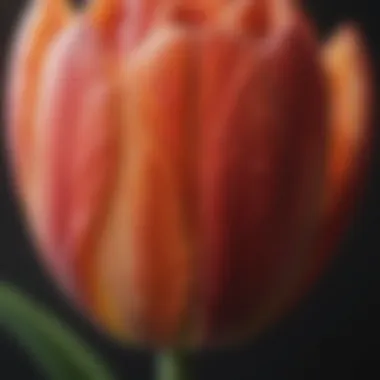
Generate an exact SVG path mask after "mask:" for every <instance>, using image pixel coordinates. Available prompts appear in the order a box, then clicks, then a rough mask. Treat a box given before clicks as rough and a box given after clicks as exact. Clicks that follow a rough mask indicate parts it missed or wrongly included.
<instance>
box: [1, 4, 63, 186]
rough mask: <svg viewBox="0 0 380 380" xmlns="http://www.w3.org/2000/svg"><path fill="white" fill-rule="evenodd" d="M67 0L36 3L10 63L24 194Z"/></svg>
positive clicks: (13, 142)
mask: <svg viewBox="0 0 380 380" xmlns="http://www.w3.org/2000/svg"><path fill="white" fill-rule="evenodd" d="M67 3H68V2H67V1H64V0H44V1H34V2H33V3H32V4H31V6H30V7H29V8H28V9H27V11H26V13H25V15H24V17H23V18H22V20H21V25H20V29H19V32H18V35H17V36H16V38H15V41H14V45H13V50H12V54H11V60H10V73H9V77H10V79H9V82H8V105H7V106H8V109H7V111H8V119H9V123H8V124H9V144H10V151H11V152H10V153H11V159H12V161H13V164H14V165H15V171H16V179H17V184H18V185H19V186H21V191H22V193H25V192H26V188H25V187H27V186H28V183H29V181H30V179H31V176H32V174H33V170H32V164H33V159H32V154H33V141H34V129H35V125H34V120H35V109H36V99H37V92H38V90H39V80H40V76H41V72H42V68H43V65H44V58H45V56H46V53H47V50H48V48H49V45H50V43H51V42H52V41H53V40H54V38H55V37H56V36H57V34H58V33H59V32H60V31H61V30H62V29H63V28H64V26H65V25H66V24H67V22H68V20H69V19H70V17H69V16H70V10H69V8H68V6H67Z"/></svg>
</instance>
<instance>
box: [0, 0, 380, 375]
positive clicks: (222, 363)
mask: <svg viewBox="0 0 380 380" xmlns="http://www.w3.org/2000/svg"><path fill="white" fill-rule="evenodd" d="M25 3H26V1H22V0H1V1H0V29H1V33H0V57H1V74H2V78H3V73H4V61H5V56H6V52H7V48H8V45H9V42H10V39H11V35H12V34H11V33H12V31H13V28H12V27H13V26H14V23H15V20H16V17H17V16H18V15H19V13H20V11H21V9H22V7H23V6H24V4H25ZM377 6H378V4H377V1H375V0H361V1H348V0H339V1H337V0H335V1H331V0H323V1H322V0H314V1H307V2H306V7H307V9H308V10H309V12H310V13H311V14H312V15H313V17H314V18H315V20H316V21H317V24H318V26H319V27H320V31H321V36H325V35H326V33H328V32H329V31H331V30H332V28H333V27H334V26H336V25H337V23H338V22H340V21H343V20H347V19H351V20H354V21H357V22H358V23H359V24H360V25H361V27H362V29H363V30H364V32H365V34H366V36H367V40H368V44H369V47H370V51H371V54H372V56H373V60H374V67H375V69H376V82H377V88H379V86H378V79H377V78H378V76H379V53H380V27H379V24H380V19H379V17H378V12H377ZM2 89H3V85H2V87H1V90H2ZM377 120H379V118H377ZM2 124H3V123H2ZM378 124H379V123H377V124H376V127H377V129H379V128H378V127H379V125H378ZM1 127H2V129H3V128H4V125H1ZM379 136H380V135H379V132H377V136H376V141H375V146H376V148H375V155H374V164H373V170H372V174H371V178H370V181H369V182H370V183H369V186H368V189H367V191H366V201H365V204H364V206H363V208H362V210H361V212H359V213H358V214H357V216H356V217H355V220H354V222H353V224H352V227H351V229H350V231H348V233H347V237H346V239H345V241H344V243H343V244H342V246H341V254H340V255H339V257H338V258H337V259H336V260H335V261H334V263H333V264H332V266H331V267H330V268H329V270H328V271H327V272H326V275H325V276H324V277H323V278H322V279H321V280H320V282H319V283H318V285H317V286H316V288H315V289H314V291H313V292H311V293H310V294H309V296H308V297H307V299H305V300H304V302H303V303H302V304H301V305H299V307H298V308H297V309H296V310H294V312H293V313H292V315H291V316H289V317H288V318H286V319H285V320H283V321H282V322H281V323H280V324H278V325H277V326H275V327H274V328H273V329H272V330H271V331H270V332H268V333H267V334H265V335H264V336H262V337H261V338H260V339H259V340H258V341H256V342H255V343H254V344H252V345H250V346H247V347H244V348H241V349H239V350H233V351H223V352H218V353H207V354H198V355H194V356H192V357H191V358H190V360H191V362H192V363H193V365H194V372H195V378H196V379H200V380H202V379H209V380H211V379H219V380H223V379H225V380H234V379H236V380H239V379H242V380H245V379H254V380H287V379H292V380H298V379H307V380H313V379H318V380H324V379H335V380H340V379H342V380H343V379H344V380H349V379H360V380H362V379H363V380H365V379H369V378H380V371H379V368H378V363H379V360H378V357H379V354H380V349H379V345H380V344H379V340H380V339H379V338H380V334H379V331H378V330H377V325H378V323H379V322H380V313H379V312H378V311H377V310H376V306H378V305H379V294H378V292H377V289H378V288H379V289H380V287H379V286H378V285H379V277H380V276H379V258H378V256H379V254H380V239H379V236H380V223H379V222H380V162H379V158H380V154H379V152H380V149H379V144H380V139H379ZM1 139H2V140H1V142H3V136H2V137H1ZM8 176H9V174H8V173H7V170H6V167H5V160H4V149H3V147H2V149H1V165H0V202H1V203H0V217H1V228H0V238H1V243H0V244H1V245H0V247H1V248H0V280H10V281H12V282H13V283H15V284H17V285H18V286H20V287H21V288H23V289H25V290H27V291H28V292H29V294H31V295H33V296H35V297H36V298H37V299H38V300H40V301H41V302H43V303H44V304H46V305H49V307H51V308H52V309H53V310H55V311H56V312H57V313H59V314H60V315H61V316H62V318H64V319H65V320H66V321H67V322H68V323H69V324H71V325H72V326H73V327H74V328H75V329H76V330H77V331H78V332H79V333H80V334H81V335H82V336H83V337H84V338H85V339H86V340H87V341H88V342H89V343H90V344H91V345H93V346H94V347H95V348H96V349H98V350H99V351H100V353H101V354H102V355H103V356H104V357H105V358H106V359H107V360H108V361H109V363H110V364H111V366H112V367H113V368H114V369H115V371H116V372H117V373H118V374H119V376H120V378H125V379H131V380H133V379H148V378H152V375H153V367H152V361H151V359H152V356H151V354H150V353H149V352H137V351H134V350H128V349H125V348H124V349H123V348H121V347H120V346H117V345H116V344H115V343H113V342H110V341H109V340H107V338H106V337H104V336H100V335H99V334H97V333H95V332H94V330H92V328H91V326H89V325H88V324H87V323H86V322H85V321H83V320H82V319H81V318H80V317H79V316H78V315H77V314H76V313H75V311H74V310H72V309H71V308H70V306H69V305H67V304H66V303H65V301H64V300H63V298H62V297H61V296H60V294H59V293H58V292H57V290H56V288H55V286H54V284H52V283H51V282H50V280H49V279H48V278H46V276H45V275H44V274H43V272H42V270H41V268H40V266H39V265H38V263H36V261H35V258H34V252H33V250H32V248H31V246H30V242H29V240H28V238H27V236H26V233H25V229H24V227H23V225H22V223H21V219H20V216H19V214H18V211H17V205H16V203H15V201H14V199H13V197H12V192H11V188H10V185H9V178H8ZM371 372H372V373H371ZM0 379H11V380H13V379H30V380H33V379H42V377H41V375H40V374H38V372H37V368H36V367H35V366H34V365H33V363H32V361H31V360H30V359H29V357H28V356H27V355H26V354H25V353H24V351H22V350H21V349H20V348H19V347H18V346H17V345H16V343H15V342H14V341H13V340H12V339H11V338H10V337H8V336H7V335H6V334H4V333H1V332H0Z"/></svg>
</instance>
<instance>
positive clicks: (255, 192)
mask: <svg viewBox="0 0 380 380" xmlns="http://www.w3.org/2000/svg"><path fill="white" fill-rule="evenodd" d="M268 43H273V45H272V47H270V48H269V47H268V50H265V48H263V49H264V50H263V51H260V49H258V48H256V45H253V46H252V48H251V49H250V48H249V46H247V45H245V44H244V41H243V42H242V43H241V45H242V46H241V48H242V52H243V54H241V61H240V62H239V61H238V64H237V65H236V66H235V68H234V69H233V70H232V71H231V73H233V74H234V76H233V77H232V75H231V73H230V74H229V75H228V76H227V77H226V78H225V79H224V80H223V84H224V86H225V88H224V89H223V90H222V91H219V94H218V93H216V97H217V98H216V99H218V100H219V108H218V112H216V111H215V108H208V107H207V106H205V109H209V110H210V112H213V111H214V114H211V113H210V114H209V115H208V117H207V118H205V119H202V122H206V123H205V124H204V125H203V126H202V128H201V130H202V131H203V133H204V135H203V136H202V138H203V147H202V153H201V156H202V157H204V160H203V162H202V179H201V181H200V182H201V186H202V190H201V194H202V195H201V196H202V201H201V202H202V203H201V209H202V217H201V223H202V231H203V232H204V236H203V239H204V241H203V243H204V245H203V250H204V251H203V252H202V255H203V256H202V257H203V260H202V268H203V269H202V273H201V284H202V291H201V293H202V295H203V296H205V298H203V301H204V307H205V309H204V313H205V314H204V316H205V319H206V321H205V323H206V325H205V326H204V329H205V334H206V337H208V338H210V341H212V342H215V341H217V340H219V339H220V341H222V340H223V339H226V336H223V335H222V334H221V332H222V331H224V332H229V331H231V332H232V331H233V329H232V326H240V328H241V330H240V331H246V330H247V329H248V326H250V327H251V325H252V317H253V315H254V314H255V311H256V309H260V310H261V306H262V304H263V303H264V304H265V303H266V302H267V298H268V297H271V295H272V293H278V289H279V288H280V287H281V286H282V285H283V284H282V281H283V278H282V277H283V276H282V275H281V274H282V273H284V272H285V273H287V272H289V268H288V267H291V266H292V265H295V263H296V262H297V261H299V258H300V257H304V256H305V255H306V253H307V250H306V247H305V246H304V245H305V242H306V241H307V240H308V239H310V238H311V234H312V233H313V232H314V231H315V229H316V218H315V214H316V212H317V209H318V199H319V194H320V193H319V191H320V190H321V187H322V175H323V157H324V154H323V153H324V142H325V132H324V101H323V100H324V96H323V95H324V94H323V89H322V86H321V85H320V84H321V82H322V80H321V78H322V73H321V72H320V70H319V67H318V60H317V44H316V41H314V40H313V39H312V38H310V35H309V33H308V32H307V31H306V29H304V25H303V24H300V23H298V21H296V23H293V22H291V24H289V28H288V29H287V30H285V29H284V30H283V31H282V34H281V37H280V38H279V39H278V40H276V39H274V40H270V41H269V42H268ZM214 46H215V44H213V43H210V45H207V46H206V47H205V51H208V52H212V51H215V47H214ZM204 56H205V57H207V58H208V59H210V57H211V53H209V54H208V55H204ZM235 56H236V55H235ZM217 61H218V59H215V62H217ZM219 61H221V62H222V60H220V59H219ZM206 62H207V61H206ZM205 67H207V65H206V66H205ZM214 67H215V66H214ZM216 67H218V66H216ZM214 71H215V69H214ZM209 73H210V72H209ZM213 75H214V74H213ZM206 76H207V75H206V74H204V77H205V78H206ZM206 81H207V80H206V79H205V80H204V81H202V83H204V82H205V83H206ZM205 99H208V97H205ZM213 101H215V98H214V99H213ZM215 104H217V103H215ZM206 120H207V121H206ZM310 173H313V175H312V176H310ZM274 236H275V237H276V238H274ZM300 255H301V256H300ZM296 258H297V259H296ZM257 314H258V313H257V312H256V315H257ZM235 333H236V330H235ZM230 338H231V336H229V337H228V338H227V339H230ZM206 342H207V338H206Z"/></svg>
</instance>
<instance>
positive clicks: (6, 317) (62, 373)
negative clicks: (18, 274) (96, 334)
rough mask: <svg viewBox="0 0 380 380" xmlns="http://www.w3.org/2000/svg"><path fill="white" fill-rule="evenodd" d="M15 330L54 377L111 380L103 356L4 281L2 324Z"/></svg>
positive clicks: (0, 298) (1, 289)
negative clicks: (98, 354) (99, 355)
mask: <svg viewBox="0 0 380 380" xmlns="http://www.w3.org/2000/svg"><path fill="white" fill-rule="evenodd" d="M1 327H2V328H4V330H5V331H7V332H8V333H11V335H12V336H13V337H15V338H16V340H17V341H18V342H19V344H20V345H21V346H23V347H24V348H25V349H27V350H28V352H29V354H30V355H31V357H32V358H33V359H34V360H35V362H36V363H37V364H39V365H40V366H41V367H42V369H43V370H44V371H45V373H46V375H47V376H48V378H49V379H51V380H111V379H114V377H113V376H112V375H111V373H110V372H109V370H108V369H107V368H106V366H105V365H104V363H102V359H101V358H100V357H98V356H97V355H96V354H95V353H94V352H93V350H92V349H91V348H90V347H89V346H88V345H86V344H85V343H84V342H83V341H82V340H80V339H79V337H78V336H77V335H76V334H75V333H74V332H73V331H72V330H71V329H70V328H69V327H68V326H66V325H64V324H63V323H62V322H60V321H59V319H58V318H57V317H56V316H54V315H53V314H52V313H51V312H49V311H47V310H46V309H44V308H43V307H41V306H40V305H39V304H37V303H36V302H34V301H32V300H31V299H29V298H28V297H27V296H26V295H24V294H23V293H22V292H20V291H19V290H17V289H15V288H14V287H12V286H11V285H7V284H0V328H1Z"/></svg>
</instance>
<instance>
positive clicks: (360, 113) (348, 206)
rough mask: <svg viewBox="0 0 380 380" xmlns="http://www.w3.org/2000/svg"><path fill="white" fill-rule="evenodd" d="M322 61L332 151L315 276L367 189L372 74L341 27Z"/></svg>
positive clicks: (349, 29) (359, 43) (353, 34)
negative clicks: (365, 184) (325, 76)
mask: <svg viewBox="0 0 380 380" xmlns="http://www.w3.org/2000/svg"><path fill="white" fill-rule="evenodd" d="M322 60H323V65H324V68H325V71H326V75H327V79H328V90H329V98H330V113H329V125H330V145H329V148H328V156H327V162H328V167H327V178H326V181H327V184H326V197H325V203H324V221H323V228H322V231H321V235H320V236H319V238H320V239H321V240H320V243H319V244H320V245H321V246H320V251H319V252H318V255H317V258H316V263H315V265H314V268H313V272H314V273H315V275H317V272H319V271H320V269H321V268H322V267H323V265H324V263H325V261H326V260H327V259H328V258H329V256H331V254H332V253H333V251H334V249H335V248H336V244H338V243H339V238H340V236H341V234H342V232H343V231H344V229H345V228H346V227H347V226H348V223H349V222H350V217H351V216H352V214H353V212H354V207H355V205H356V203H357V201H358V199H359V197H360V195H361V194H362V191H363V189H364V187H365V186H364V180H365V178H366V174H367V173H368V172H367V169H368V166H369V165H368V163H369V162H368V161H369V156H370V151H371V138H372V132H373V131H372V120H371V119H372V100H373V94H372V73H371V67H370V64H369V57H368V54H367V52H366V50H365V44H364V41H363V38H362V36H361V35H360V33H359V31H358V30H357V29H356V28H355V27H354V26H352V25H344V26H343V27H341V28H340V29H339V30H338V31H337V32H336V34H335V35H334V36H333V37H332V38H331V39H330V40H329V41H328V42H327V44H326V45H325V46H324V49H323V52H322ZM312 277H313V276H312ZM312 277H311V278H310V280H312Z"/></svg>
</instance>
